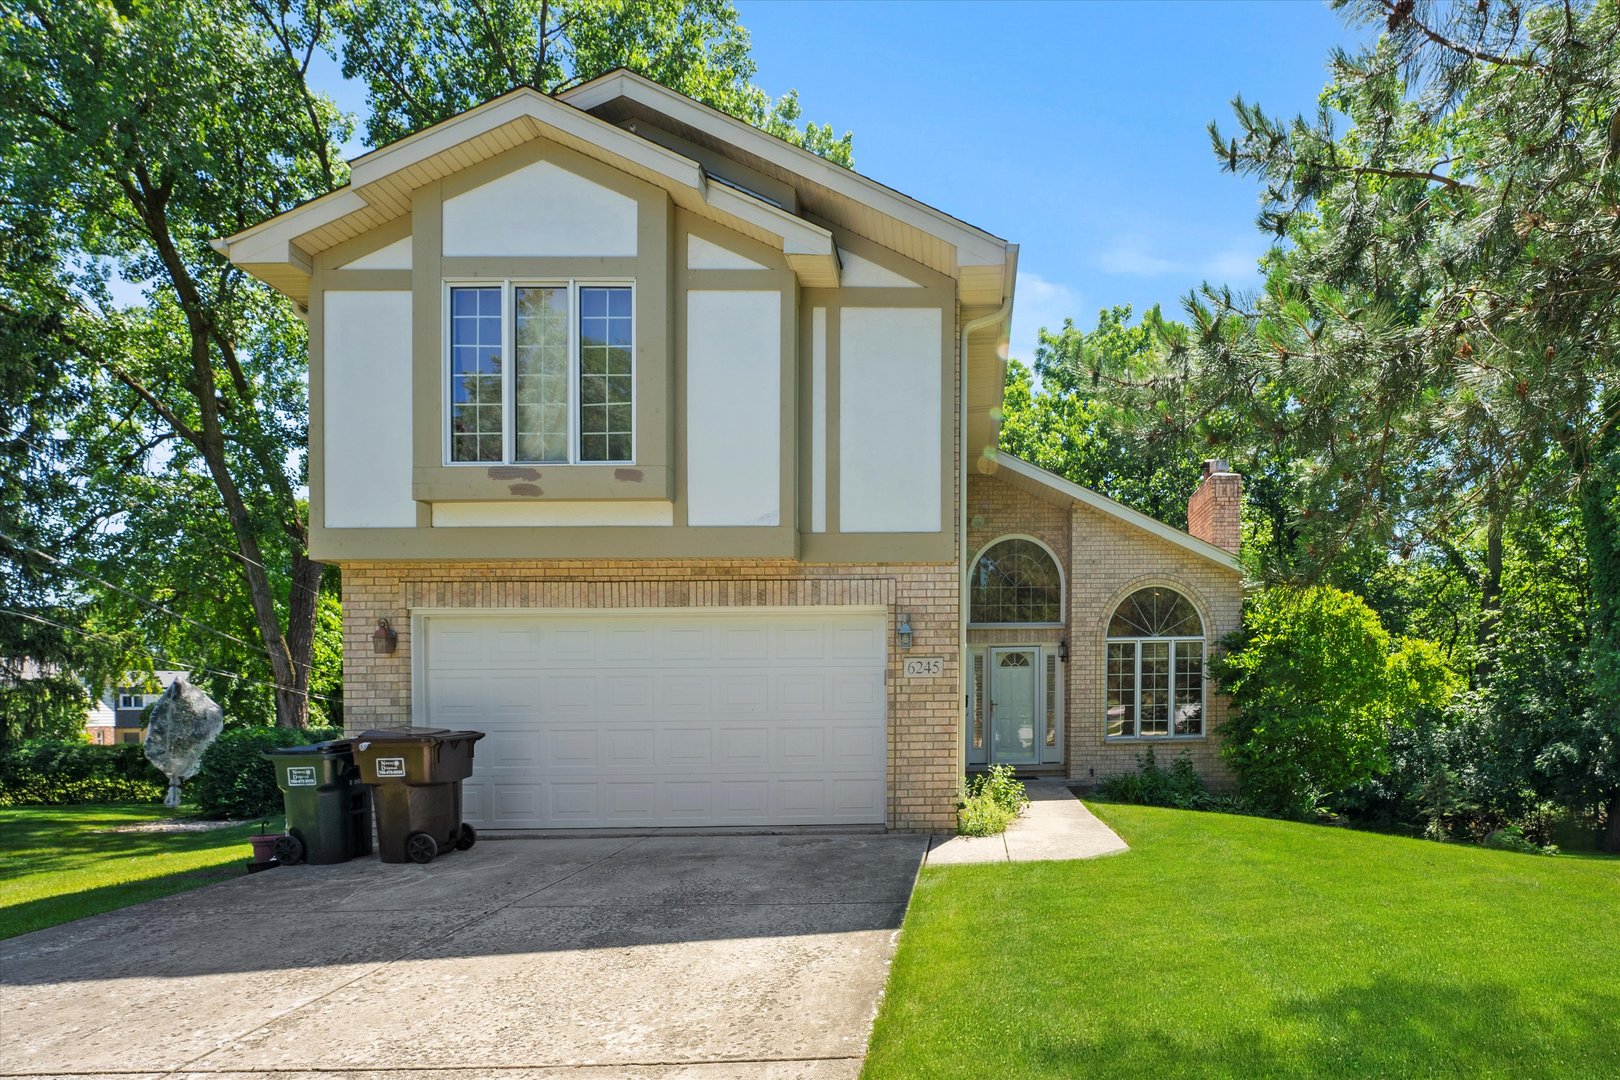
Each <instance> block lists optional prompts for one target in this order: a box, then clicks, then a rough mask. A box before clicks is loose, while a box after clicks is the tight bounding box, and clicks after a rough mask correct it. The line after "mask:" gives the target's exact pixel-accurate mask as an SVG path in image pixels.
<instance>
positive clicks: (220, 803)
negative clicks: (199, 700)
mask: <svg viewBox="0 0 1620 1080" xmlns="http://www.w3.org/2000/svg"><path fill="white" fill-rule="evenodd" d="M342 735H343V732H342V731H341V730H339V729H337V728H309V729H307V730H304V731H292V730H289V729H287V728H278V727H267V728H237V729H236V730H234V731H227V732H224V733H222V734H221V735H220V737H219V738H217V739H215V740H214V742H213V745H212V746H210V747H209V748H208V749H207V751H205V752H204V753H203V759H202V765H201V767H200V768H199V769H198V770H197V775H196V776H194V777H192V778H191V779H190V780H188V781H187V782H186V798H187V799H188V800H189V801H191V802H194V803H196V804H197V809H198V810H199V811H201V813H202V815H203V816H204V817H210V818H253V817H260V816H263V815H265V814H273V813H276V812H277V811H279V810H280V809H281V789H280V788H278V787H276V773H275V770H274V769H272V768H271V767H270V763H269V762H268V761H266V760H264V758H263V756H262V755H263V753H264V752H265V751H266V750H274V749H275V748H276V747H278V746H299V745H302V744H304V743H313V742H324V741H325V740H327V739H337V738H341V737H342Z"/></svg>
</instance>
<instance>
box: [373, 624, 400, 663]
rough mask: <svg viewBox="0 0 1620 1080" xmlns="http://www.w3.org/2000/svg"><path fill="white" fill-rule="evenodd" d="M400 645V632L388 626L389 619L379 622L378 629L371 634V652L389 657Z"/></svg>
mask: <svg viewBox="0 0 1620 1080" xmlns="http://www.w3.org/2000/svg"><path fill="white" fill-rule="evenodd" d="M398 645H399V631H397V630H395V629H394V628H393V627H392V626H389V625H388V620H387V619H378V620H377V629H375V630H373V631H372V632H371V651H372V652H374V653H376V654H377V655H378V656H387V655H388V654H389V653H392V652H393V651H394V649H395V648H396V647H398Z"/></svg>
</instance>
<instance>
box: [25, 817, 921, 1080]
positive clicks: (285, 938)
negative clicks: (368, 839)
mask: <svg viewBox="0 0 1620 1080" xmlns="http://www.w3.org/2000/svg"><path fill="white" fill-rule="evenodd" d="M926 846H927V838H926V837H921V836H883V835H863V836H847V835H814V836H809V835H806V836H711V837H696V836H685V837H673V836H653V837H641V838H590V839H534V840H493V841H485V842H482V843H480V844H479V845H478V846H477V847H475V848H473V849H472V850H471V851H468V852H458V853H456V854H454V855H447V856H445V857H443V858H441V859H439V860H436V861H435V862H433V863H432V864H430V865H428V866H415V865H404V866H395V865H388V866H385V865H382V864H381V863H378V862H376V861H375V860H369V859H368V860H364V861H359V862H354V863H348V864H344V865H341V866H333V867H289V868H282V869H278V870H273V871H270V872H269V873H265V874H259V875H255V876H253V877H247V878H239V879H237V880H234V881H231V882H228V883H225V884H222V885H217V886H212V887H209V888H204V889H200V890H196V891H194V892H189V893H185V894H182V895H178V896H173V897H168V898H165V899H162V900H156V901H152V902H150V903H147V904H142V905H139V906H137V907H133V908H127V909H125V910H123V911H120V912H115V913H110V914H107V915H101V916H96V917H94V918H91V919H85V920H82V921H80V922H77V923H70V924H66V925H64V926H60V927H55V928H52V929H49V930H43V931H39V932H37V933H34V934H27V935H24V936H22V937H18V938H14V939H12V940H10V941H6V942H0V1012H3V1014H4V1015H5V1017H6V1023H5V1024H4V1030H3V1032H0V1072H3V1073H5V1074H7V1075H28V1074H30V1073H32V1074H36V1075H37V1074H51V1073H57V1072H68V1071H79V1072H88V1071H95V1070H103V1071H123V1072H130V1071H134V1072H139V1071H142V1070H152V1071H154V1072H155V1071H163V1070H175V1069H185V1068H188V1067H194V1068H197V1069H199V1070H208V1071H216V1072H217V1071H221V1070H232V1069H242V1070H248V1069H261V1068H262V1069H304V1070H313V1071H315V1073H316V1074H317V1075H318V1074H319V1071H320V1070H322V1069H336V1070H352V1069H357V1068H361V1069H364V1068H370V1069H381V1070H389V1069H398V1070H401V1071H404V1070H405V1069H407V1068H410V1069H418V1068H426V1069H436V1068H463V1069H477V1068H490V1069H494V1068H501V1069H509V1068H512V1067H529V1068H565V1069H567V1068H573V1067H582V1066H587V1065H597V1066H603V1067H607V1066H613V1067H625V1068H630V1067H641V1066H647V1067H654V1066H662V1065H669V1064H702V1063H707V1064H708V1065H714V1066H716V1067H724V1068H725V1069H730V1068H733V1067H735V1068H737V1069H739V1070H741V1071H739V1072H738V1073H737V1075H759V1074H760V1072H761V1070H762V1069H763V1068H764V1066H765V1065H767V1064H771V1063H787V1062H798V1063H803V1064H805V1070H801V1071H802V1072H803V1074H804V1075H811V1074H814V1075H816V1076H821V1075H853V1074H854V1072H855V1071H858V1068H859V1062H860V1058H861V1055H862V1054H863V1053H864V1050H865V1043H866V1037H867V1034H868V1032H869V1029H870V1024H871V1019H872V1015H873V1013H874V1011H875V1009H876V1003H877V999H878V995H879V994H880V992H881V990H882V986H883V982H884V978H885V976H886V974H887V966H888V961H889V959H890V957H891V956H892V951H893V944H894V938H895V931H896V930H897V929H898V928H899V926H900V921H901V918H902V916H903V915H904V912H905V906H906V903H907V900H908V899H909V896H910V892H911V886H912V883H913V881H914V880H915V877H916V873H917V867H918V864H919V862H920V861H921V858H922V855H923V852H924V850H925V848H926ZM112 1016H125V1017H129V1016H139V1017H141V1021H142V1022H141V1023H140V1024H139V1025H120V1026H119V1028H118V1035H117V1037H116V1038H113V1037H108V1036H109V1032H110V1031H111V1030H112V1029H111V1028H109V1027H108V1023H107V1021H108V1018H109V1017H112ZM817 1062H819V1063H821V1064H814V1063H817ZM745 1066H747V1067H746V1068H745ZM812 1066H813V1067H812ZM846 1066H847V1068H846ZM772 1068H775V1065H772ZM750 1069H751V1070H752V1071H750ZM829 1070H830V1071H829ZM792 1074H793V1075H799V1074H800V1073H799V1072H794V1073H792ZM703 1075H705V1076H708V1075H711V1074H710V1073H709V1072H705V1073H704V1074H703ZM713 1075H716V1076H719V1075H729V1074H728V1073H725V1072H723V1071H722V1073H714V1074H713Z"/></svg>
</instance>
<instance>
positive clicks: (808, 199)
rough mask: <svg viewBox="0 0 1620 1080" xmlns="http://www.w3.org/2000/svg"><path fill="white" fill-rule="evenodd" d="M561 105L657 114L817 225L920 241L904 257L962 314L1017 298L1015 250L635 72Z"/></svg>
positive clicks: (890, 243)
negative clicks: (869, 216)
mask: <svg viewBox="0 0 1620 1080" xmlns="http://www.w3.org/2000/svg"><path fill="white" fill-rule="evenodd" d="M558 99H559V100H561V101H564V102H567V103H568V104H569V105H570V106H573V107H575V108H577V109H579V110H581V111H583V112H586V113H592V114H599V115H601V116H603V117H607V118H610V119H614V120H618V119H623V118H626V117H629V116H634V115H638V114H641V115H645V114H648V113H650V114H655V115H656V116H658V117H660V118H662V119H664V120H667V121H668V122H670V123H672V125H673V126H674V127H675V128H677V129H678V130H676V132H675V134H678V135H681V136H682V137H684V138H687V139H690V140H692V141H693V142H695V143H708V144H710V145H723V146H725V147H726V149H727V150H728V151H729V152H731V153H732V154H735V155H738V156H740V158H741V159H742V160H743V162H744V163H745V164H747V165H749V166H750V167H752V168H755V169H758V170H759V171H761V172H763V173H766V174H768V175H771V176H774V177H776V178H779V179H782V180H785V181H787V182H789V183H791V184H793V186H794V187H795V189H797V190H799V193H800V199H801V203H802V206H801V208H802V209H804V210H806V211H808V212H810V213H812V214H814V215H815V216H817V217H818V218H821V219H823V220H826V221H830V222H832V223H833V224H835V225H839V226H841V227H844V228H848V229H850V230H851V231H852V232H856V233H858V234H860V235H865V236H867V238H868V239H871V240H874V241H877V242H879V243H883V244H885V246H887V247H891V248H893V247H895V246H896V244H895V242H894V239H893V238H892V237H891V236H882V235H871V233H872V232H878V231H883V232H898V233H899V234H900V236H901V240H902V241H905V240H907V239H914V240H915V241H917V243H915V244H910V243H904V242H902V244H901V245H900V248H901V250H902V253H903V254H908V255H909V256H910V257H913V258H916V259H917V261H919V262H922V263H923V264H924V265H927V266H929V267H930V269H933V270H936V271H939V272H940V273H944V274H948V275H950V276H951V277H954V278H956V280H957V282H958V290H959V296H960V303H961V305H962V306H963V307H974V306H990V307H995V306H999V305H1000V304H1001V302H1002V300H1003V299H1004V298H1005V297H1008V296H1011V295H1012V292H1013V277H1014V273H1015V266H1016V255H1015V252H1016V250H1017V247H1016V245H1012V244H1009V243H1007V241H1005V240H1003V239H1001V238H1000V237H998V236H995V235H993V234H991V233H988V232H985V231H984V230H983V229H980V228H978V227H976V226H973V225H970V224H968V223H967V222H965V221H962V220H960V219H959V218H955V217H952V216H951V215H949V214H947V213H945V212H943V211H941V210H937V209H935V208H934V207H931V206H928V205H927V204H926V203H922V202H919V201H917V200H916V199H913V198H911V197H910V196H907V195H904V194H901V193H900V192H898V191H895V190H894V189H893V188H890V187H886V186H885V185H883V184H880V183H878V182H877V181H875V180H873V179H871V178H869V177H865V176H862V175H861V174H860V173H857V172H855V171H854V170H852V169H846V168H844V167H843V166H841V165H837V164H834V163H833V162H830V161H828V160H826V159H825V158H822V157H820V156H818V155H816V154H812V153H810V152H809V151H808V150H805V149H803V148H802V147H798V146H794V145H793V144H792V143H789V142H787V141H785V140H783V139H779V138H777V137H776V136H774V135H771V134H769V133H767V132H764V131H761V130H760V129H759V128H756V127H754V126H753V125H751V124H748V123H746V122H744V121H742V120H738V119H737V118H736V117H733V116H728V115H727V114H726V113H723V112H721V111H719V110H718V109H713V108H710V107H709V106H707V105H704V104H703V103H701V102H698V101H694V100H692V99H691V98H689V97H686V96H685V95H683V94H679V93H677V92H675V91H674V90H671V89H669V88H668V87H665V86H661V85H659V84H658V83H655V82H653V81H651V80H650V79H647V78H644V77H643V76H640V75H637V74H635V73H634V72H630V71H625V70H623V69H620V70H617V71H610V72H608V73H607V74H605V75H602V76H600V77H598V78H596V79H593V80H591V81H590V82H587V83H582V84H581V85H579V86H576V87H573V88H571V89H569V90H566V91H563V92H562V93H561V94H559V95H558ZM857 208H870V209H871V210H873V211H875V212H876V213H877V214H878V215H880V216H881V218H883V219H884V220H885V221H886V223H887V224H886V227H885V228H884V229H882V230H877V229H872V230H868V229H865V228H863V227H862V220H861V215H860V214H859V213H858V212H853V211H855V210H857ZM947 264H948V265H947Z"/></svg>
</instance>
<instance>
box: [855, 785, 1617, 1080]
mask: <svg viewBox="0 0 1620 1080" xmlns="http://www.w3.org/2000/svg"><path fill="white" fill-rule="evenodd" d="M1088 805H1089V804H1088ZM1092 809H1093V810H1095V811H1096V813H1097V814H1098V815H1099V816H1100V817H1102V818H1103V819H1104V820H1105V821H1107V822H1108V823H1109V824H1110V825H1112V826H1113V827H1114V829H1115V830H1116V831H1118V832H1119V833H1120V834H1121V835H1122V836H1124V837H1125V839H1126V840H1127V841H1128V842H1129V843H1130V845H1131V848H1132V850H1131V851H1130V852H1128V853H1125V854H1122V855H1116V856H1111V857H1107V858H1102V859H1094V860H1089V861H1085V862H1066V863H1021V864H1020V863H1014V864H1011V865H1008V864H991V865H982V866H961V867H940V868H936V869H927V870H925V871H923V874H922V876H921V879H920V880H919V881H918V883H917V890H916V894H915V896H914V897H913V899H912V903H911V909H910V911H909V912H908V914H907V916H906V921H905V927H904V930H903V931H902V934H901V938H900V948H899V953H898V955H897V957H896V958H895V963H894V969H893V971H892V973H891V975H890V978H889V986H888V990H887V992H886V994H885V997H884V1001H883V1006H882V1009H881V1011H880V1012H879V1015H878V1020H877V1027H876V1030H875V1031H874V1032H873V1036H872V1047H871V1053H870V1056H869V1057H868V1059H867V1063H866V1070H865V1073H864V1074H863V1075H864V1076H865V1077H867V1078H868V1080H875V1078H886V1077H905V1078H908V1080H909V1078H916V1077H932V1076H972V1077H980V1076H982V1077H998V1078H1005V1077H1041V1076H1051V1077H1073V1076H1097V1077H1108V1078H1115V1077H1134V1076H1152V1077H1165V1076H1186V1077H1243V1078H1245V1080H1248V1078H1254V1077H1264V1076H1291V1077H1312V1078H1318V1077H1335V1076H1342V1077H1369V1076H1387V1077H1430V1076H1455V1077H1487V1076H1496V1077H1529V1076H1571V1077H1576V1076H1579V1077H1614V1076H1620V860H1615V859H1605V858H1600V857H1585V858H1581V857H1571V856H1559V857H1555V858H1547V857H1542V856H1531V855H1515V854H1509V853H1506V852H1498V851H1488V850H1485V849H1483V848H1476V847H1464V846H1461V845H1449V844H1437V843H1431V842H1427V841H1422V840H1410V839H1404V838H1399V837H1390V836H1381V835H1376V834H1373V833H1364V832H1353V831H1350V830H1345V829H1332V828H1326V827H1321V826H1309V825H1296V824H1290V823H1286V822H1280V821H1266V820H1262V819H1258V818H1246V817H1234V816H1228V815H1222V814H1200V813H1190V812H1184V811H1176V810H1159V809H1151V808H1146V807H1135V806H1115V805H1092Z"/></svg>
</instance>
